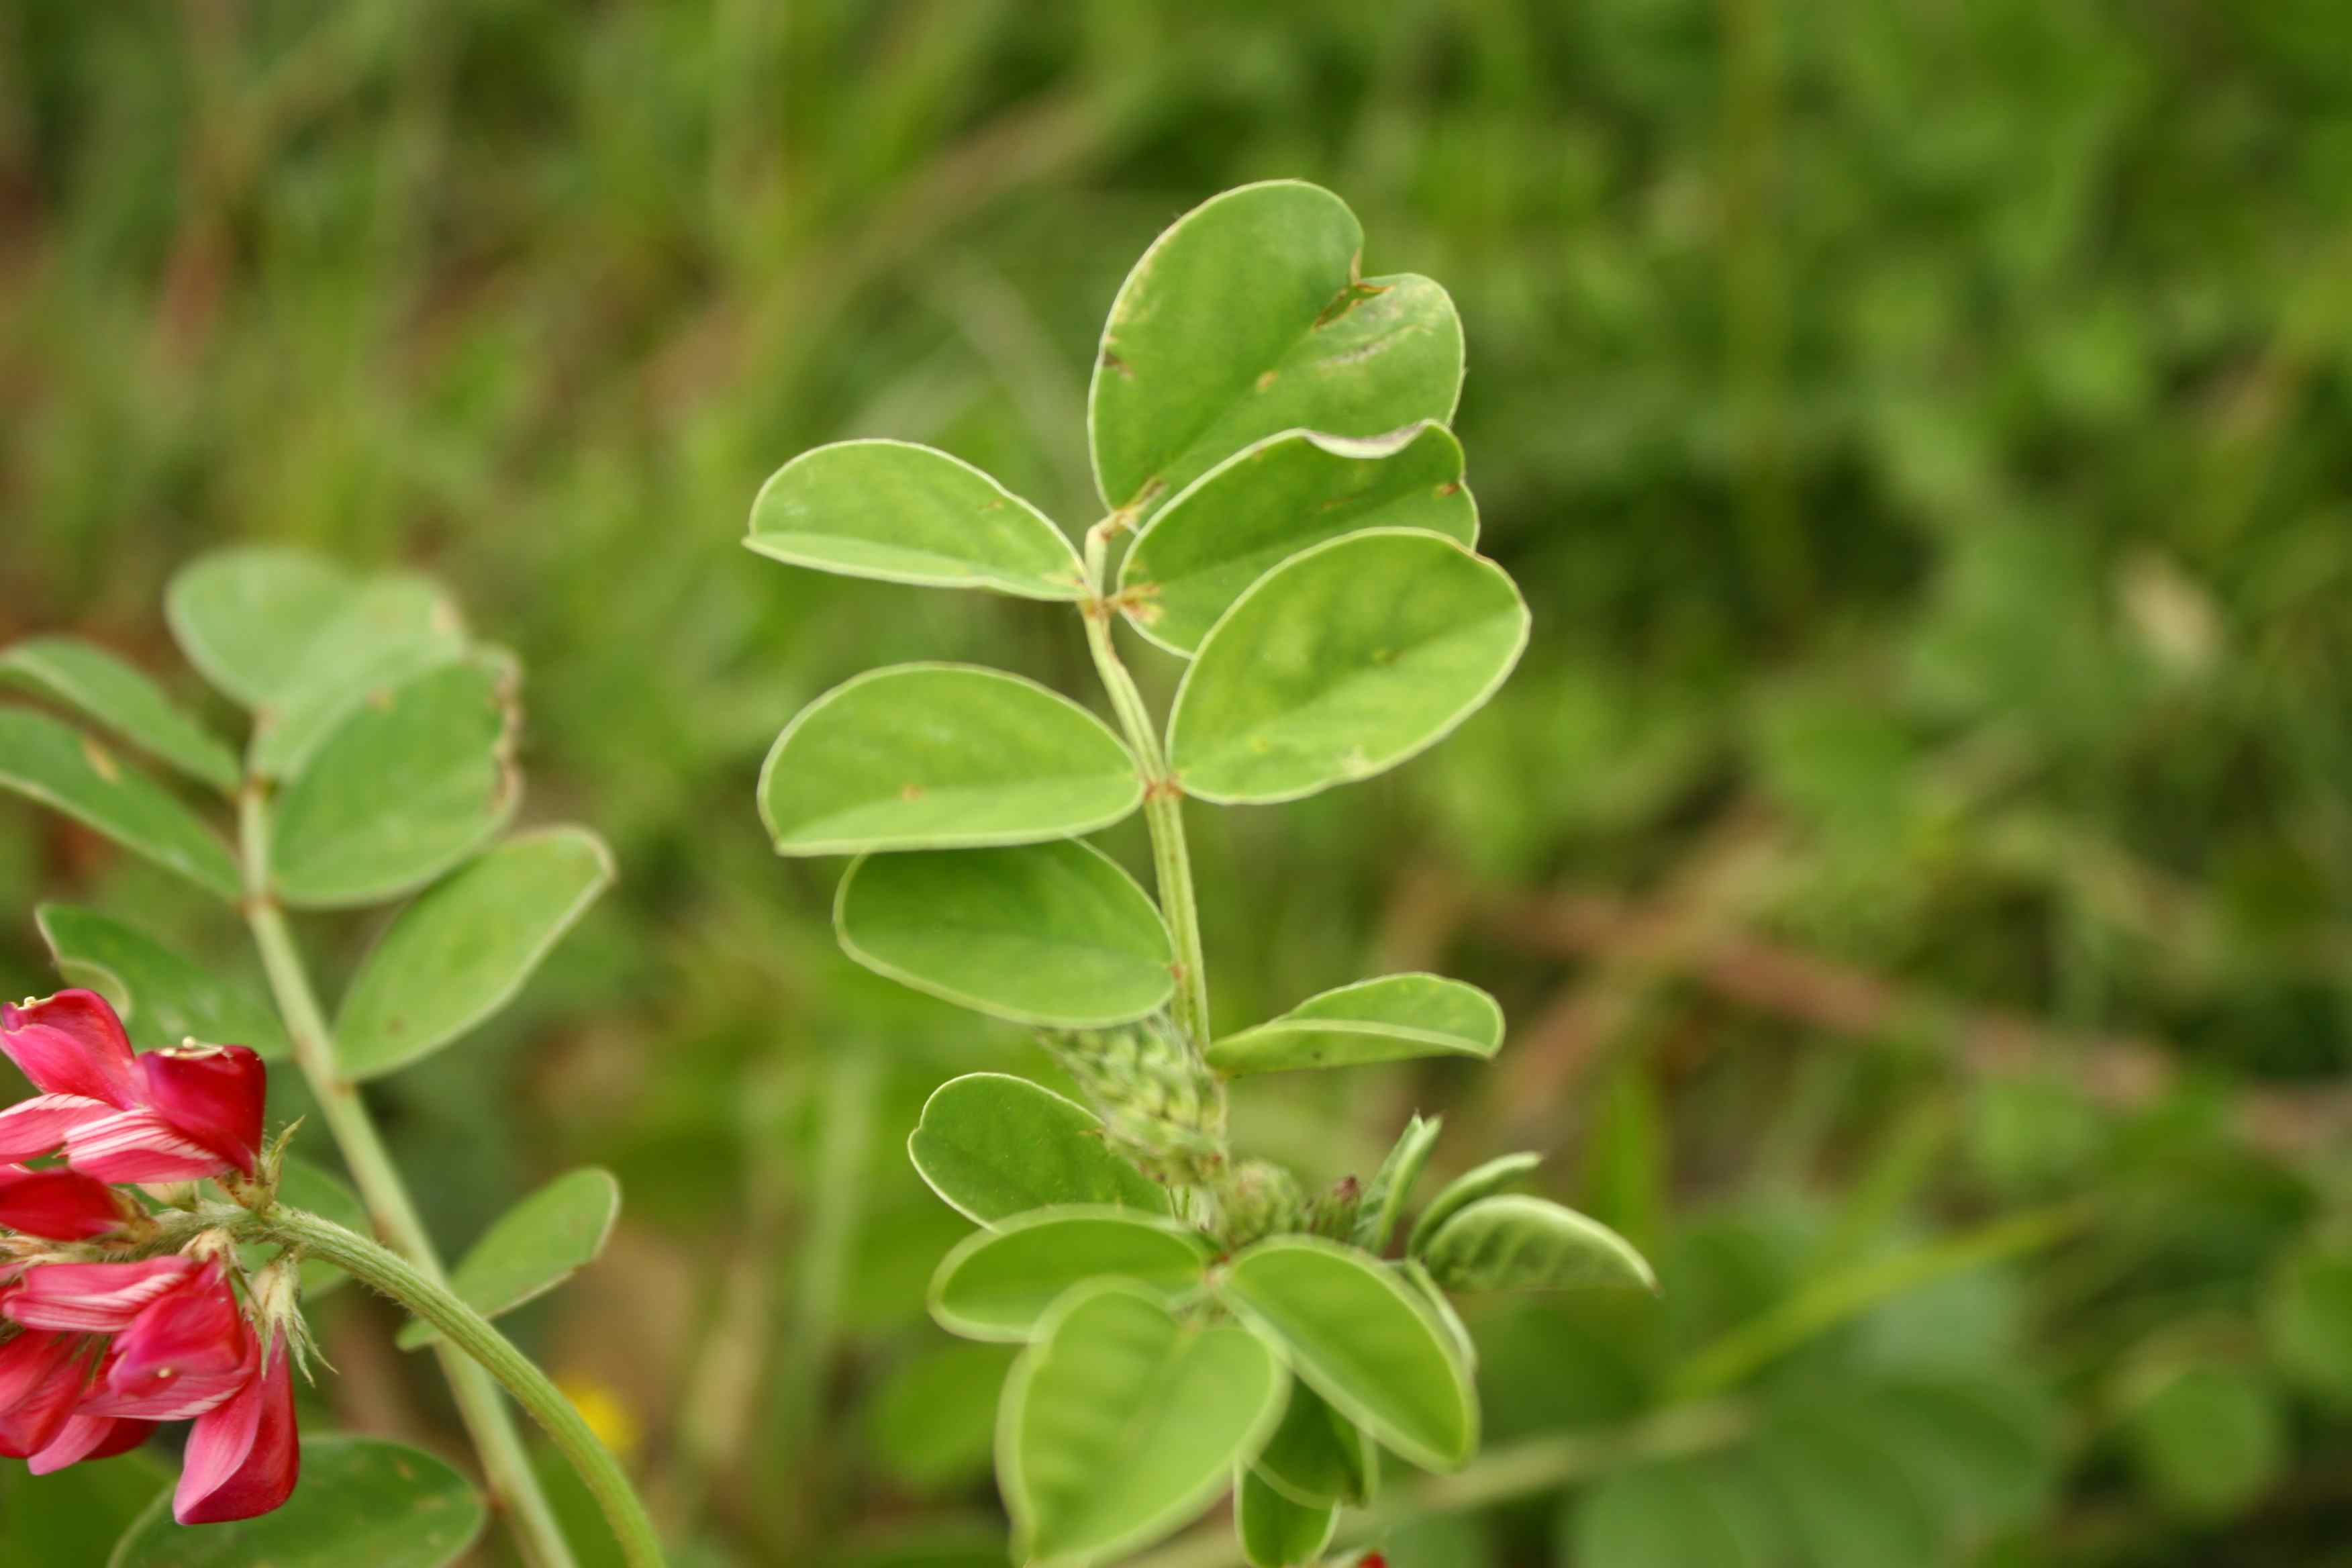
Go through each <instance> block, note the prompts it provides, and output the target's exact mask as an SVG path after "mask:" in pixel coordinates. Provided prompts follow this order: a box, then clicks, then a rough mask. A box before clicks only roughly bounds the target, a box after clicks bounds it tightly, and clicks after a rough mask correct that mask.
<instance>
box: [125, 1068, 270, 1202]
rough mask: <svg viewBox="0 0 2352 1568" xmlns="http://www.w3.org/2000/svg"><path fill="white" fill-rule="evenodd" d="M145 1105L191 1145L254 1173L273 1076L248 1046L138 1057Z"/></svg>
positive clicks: (241, 1169) (244, 1171)
mask: <svg viewBox="0 0 2352 1568" xmlns="http://www.w3.org/2000/svg"><path fill="white" fill-rule="evenodd" d="M139 1065H140V1068H141V1069H142V1071H143V1072H144V1073H145V1074H146V1082H147V1096H146V1103H147V1105H148V1107H149V1109H151V1110H153V1111H155V1112H156V1114H158V1115H159V1116H161V1117H163V1120H164V1121H167V1122H169V1123H171V1125H172V1126H173V1128H175V1129H177V1130H178V1131H179V1132H180V1134H181V1135H182V1136H183V1137H184V1138H186V1139H188V1140H189V1141H190V1142H194V1143H198V1144H201V1145H203V1146H204V1147H205V1148H207V1149H209V1150H211V1151H212V1152H214V1153H215V1154H217V1155H219V1156H220V1157H221V1158H222V1159H224V1160H226V1161H227V1162H228V1163H230V1164H232V1165H235V1166H236V1168H237V1169H238V1170H239V1171H242V1172H243V1173H246V1174H247V1175H248V1176H249V1175H251V1174H253V1167H254V1162H255V1161H256V1159H257V1157H258V1156H259V1154H260V1152H261V1109H262V1100H263V1099H264V1098H265V1096H266V1095H267V1093H268V1086H269V1072H268V1068H264V1067H263V1066H262V1065H261V1058H259V1057H257V1056H256V1055H255V1054H254V1053H253V1052H252V1051H251V1050H249V1049H247V1047H244V1046H211V1047H204V1048H202V1049H198V1050H188V1051H150V1052H148V1053H147V1054H146V1055H145V1056H143V1057H142V1058H139Z"/></svg>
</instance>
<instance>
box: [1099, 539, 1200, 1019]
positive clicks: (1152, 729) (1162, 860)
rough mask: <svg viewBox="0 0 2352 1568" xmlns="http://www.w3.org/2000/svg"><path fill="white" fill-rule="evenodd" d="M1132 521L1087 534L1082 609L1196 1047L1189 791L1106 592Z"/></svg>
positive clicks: (1176, 1009)
mask: <svg viewBox="0 0 2352 1568" xmlns="http://www.w3.org/2000/svg"><path fill="white" fill-rule="evenodd" d="M1125 526H1126V519H1125V517H1124V516H1123V515H1122V514H1120V513H1118V512H1114V513H1112V514H1111V515H1110V516H1109V517H1108V518H1105V519H1104V520H1103V521H1101V522H1098V523H1097V524H1095V526H1094V527H1093V528H1092V529H1091V530H1089V531H1087V584H1088V585H1089V587H1090V589H1091V590H1092V592H1091V595H1090V596H1089V597H1088V598H1087V600H1086V602H1085V603H1083V604H1081V605H1079V606H1078V608H1079V611H1080V613H1081V615H1082V616H1084V618H1085V620H1086V623H1087V648H1088V649H1090V650H1091V651H1092V652H1093V654H1094V658H1095V668H1096V670H1097V672H1098V673H1099V674H1100V675H1101V676H1102V682H1103V686H1104V689H1106V690H1108V692H1109V693H1110V705H1111V709H1112V711H1114V712H1115V713H1116V714H1117V715H1118V725H1119V728H1120V730H1122V731H1125V733H1126V735H1127V743H1128V745H1129V747H1130V748H1131V749H1132V750H1133V751H1134V752H1135V757H1136V761H1137V762H1138V763H1140V764H1141V766H1142V768H1143V819H1144V823H1145V826H1148V827H1149V828H1150V830H1151V869H1152V878H1153V880H1154V881H1156V882H1157V883H1158V884H1159V889H1160V913H1161V914H1163V915H1165V916H1166V917H1167V921H1168V930H1169V934H1170V935H1171V936H1172V937H1173V938H1174V939H1175V942H1176V996H1175V1000H1174V1001H1173V1002H1172V1003H1171V1005H1170V1011H1171V1013H1173V1015H1174V1016H1175V1019H1176V1025H1177V1027H1179V1028H1180V1029H1181V1030H1182V1031H1183V1032H1184V1034H1185V1036H1186V1037H1188V1038H1189V1039H1191V1041H1192V1044H1193V1046H1194V1047H1195V1048H1199V1047H1204V1046H1206V1045H1207V1044H1208V1043H1209V972H1208V966H1207V963H1206V962H1205V961H1204V960H1203V959H1202V952H1201V907H1200V901H1199V900H1198V899H1197V898H1196V897H1195V896H1194V894H1193V891H1192V851H1191V850H1190V849H1189V848H1188V847H1186V845H1185V842H1184V791H1183V789H1182V787H1181V785H1179V784H1177V782H1176V775H1175V773H1173V772H1172V771H1171V769H1170V768H1169V766H1168V756H1167V753H1166V752H1164V751H1163V750H1162V749H1161V748H1160V730H1159V727H1158V726H1157V725H1156V724H1154V723H1153V722H1152V719H1151V710H1150V708H1148V707H1147V706H1145V704H1144V700H1143V693H1142V692H1140V691H1139V690H1137V689H1136V685H1135V677H1133V676H1132V675H1130V674H1129V673H1128V668H1127V665H1126V663H1125V661H1124V660H1122V659H1121V658H1119V657H1118V643H1117V642H1116V641H1114V640H1113V638H1112V637H1111V618H1112V616H1113V615H1114V614H1115V613H1116V612H1115V611H1113V610H1112V608H1111V605H1110V603H1109V601H1108V600H1107V599H1105V598H1104V597H1103V596H1102V593H1103V562H1104V556H1105V553H1106V552H1107V551H1108V547H1109V542H1110V537H1111V535H1112V534H1114V533H1116V532H1117V531H1118V530H1119V529H1120V528H1123V527H1125Z"/></svg>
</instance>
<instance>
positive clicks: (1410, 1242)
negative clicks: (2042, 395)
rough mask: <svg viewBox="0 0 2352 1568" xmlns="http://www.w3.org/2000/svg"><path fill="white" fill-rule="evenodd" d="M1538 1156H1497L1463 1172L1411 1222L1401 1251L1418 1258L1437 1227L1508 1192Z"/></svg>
mask: <svg viewBox="0 0 2352 1568" xmlns="http://www.w3.org/2000/svg"><path fill="white" fill-rule="evenodd" d="M1542 1163H1543V1156H1542V1155H1541V1154H1524V1153H1522V1154H1497V1155H1496V1156H1495V1157H1494V1158H1493V1159H1491V1160H1489V1161H1487V1162H1486V1163H1485V1164H1483V1165H1479V1166H1476V1167H1475V1168H1473V1169H1471V1170H1468V1171H1465V1172H1464V1173H1462V1174H1460V1175H1458V1176H1456V1177H1454V1179H1453V1180H1452V1181H1450V1182H1448V1183H1446V1184H1445V1185H1444V1187H1443V1188H1441V1189H1439V1191H1438V1194H1437V1195H1436V1196H1435V1197H1433V1198H1432V1199H1430V1200H1429V1206H1428V1207H1427V1208H1425V1209H1423V1210H1422V1211H1421V1214H1420V1216H1419V1217H1418V1218H1416V1219H1415V1220H1414V1221H1413V1222H1412V1236H1411V1237H1408V1238H1407V1239H1406V1241H1405V1251H1406V1252H1408V1253H1410V1254H1412V1255H1413V1256H1415V1257H1418V1256H1419V1255H1420V1253H1421V1249H1422V1247H1423V1246H1424V1245H1425V1244H1426V1243H1427V1242H1428V1240H1429V1238H1430V1237H1433V1236H1434V1235H1436V1234H1437V1227H1438V1226H1442V1225H1444V1223H1445V1222H1446V1221H1447V1220H1449V1219H1452V1218H1453V1217H1454V1215H1457V1214H1459V1213H1460V1212H1461V1211H1462V1210H1464V1209H1465V1208H1467V1207H1469V1206H1470V1205H1472V1204H1475V1203H1476V1202H1477V1201H1478V1200H1479V1199H1480V1198H1490V1197H1493V1196H1495V1195H1496V1194H1498V1193H1504V1192H1507V1191H1509V1190H1510V1189H1511V1188H1512V1187H1514V1186H1516V1185H1517V1184H1518V1183H1519V1181H1520V1179H1521V1178H1522V1177H1524V1176H1526V1175H1528V1173H1530V1172H1532V1171H1533V1170H1534V1169H1535V1168H1536V1167H1537V1166H1538V1165H1540V1164H1542Z"/></svg>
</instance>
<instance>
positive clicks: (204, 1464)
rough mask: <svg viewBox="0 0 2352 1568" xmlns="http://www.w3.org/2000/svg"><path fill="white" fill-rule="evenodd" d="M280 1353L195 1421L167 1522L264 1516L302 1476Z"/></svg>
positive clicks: (285, 1358) (284, 1357)
mask: <svg viewBox="0 0 2352 1568" xmlns="http://www.w3.org/2000/svg"><path fill="white" fill-rule="evenodd" d="M291 1360H292V1358H291V1357H290V1356H289V1355H288V1354H287V1352H286V1351H285V1350H284V1349H283V1348H280V1349H279V1351H278V1353H277V1354H276V1355H275V1356H272V1357H271V1358H270V1363H269V1365H268V1366H267V1367H265V1368H263V1369H262V1371H261V1373H260V1375H258V1376H257V1377H256V1378H254V1379H253V1381H252V1382H250V1383H248V1384H247V1385H246V1386H245V1389H244V1390H243V1391H242V1392H241V1393H239V1394H237V1396H236V1398H234V1399H232V1400H230V1401H229V1402H228V1403H227V1404H226V1405H222V1406H221V1407H220V1408H219V1409H217V1410H215V1411H213V1412H211V1413H210V1414H208V1415H199V1416H197V1417H196V1426H195V1430H194V1431H193V1432H191V1433H190V1434H189V1435H188V1454H187V1459H186V1461H185V1463H184V1467H183V1468H182V1469H181V1471H180V1485H179V1489H177V1490H176V1491H174V1492H173V1495H172V1517H173V1518H174V1519H176V1520H178V1521H180V1522H181V1523H182V1524H220V1523H223V1522H225V1521H229V1520H232V1519H251V1518H252V1517H254V1516H255V1515H256V1514H262V1513H268V1511H269V1510H272V1509H274V1508H276V1507H278V1505H279V1504H280V1503H283V1502H284V1501H285V1500H287V1498H288V1497H289V1496H291V1495H292V1493H293V1491H294V1483H295V1481H296V1480H297V1479H299V1477H300V1475H301V1471H302V1447H301V1435H300V1434H299V1432H298V1431H296V1429H295V1426H294V1382H293V1378H292V1376H291V1375H290V1373H289V1370H288V1363H289V1362H290V1361H291Z"/></svg>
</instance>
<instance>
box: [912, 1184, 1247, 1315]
mask: <svg viewBox="0 0 2352 1568" xmlns="http://www.w3.org/2000/svg"><path fill="white" fill-rule="evenodd" d="M1208 1260H1209V1249H1208V1247H1207V1246H1206V1245H1205V1244H1204V1243H1203V1242H1202V1240H1201V1239H1200V1237H1197V1236H1194V1235H1193V1234H1192V1232H1191V1231H1189V1230H1186V1229H1185V1228H1183V1227H1182V1226H1179V1225H1177V1224H1176V1223H1175V1222H1174V1221H1172V1220H1167V1219H1155V1218H1152V1217H1151V1216H1150V1215H1141V1214H1137V1213H1135V1212H1134V1211H1132V1210H1129V1209H1120V1208H1104V1207H1089V1206H1074V1207H1068V1208H1052V1209H1040V1210H1038V1211H1037V1212H1036V1213H1034V1214H1028V1215H1019V1216H1017V1217H1015V1218H1013V1219H1009V1220H1006V1221H1004V1222H1003V1224H1002V1225H1001V1226H998V1228H996V1229H994V1230H983V1231H980V1232H978V1233H976V1234H975V1235H972V1236H969V1237H965V1238H964V1239H963V1240H962V1241H961V1242H960V1243H958V1244H957V1245H956V1247H955V1248H954V1249H953V1250H952V1251H950V1253H949V1254H948V1255H947V1257H945V1258H942V1259H940V1268H939V1272H938V1273H936V1274H934V1275H932V1276H931V1292H930V1307H931V1316H932V1317H933V1318H934V1319H935V1320H937V1321H938V1322H939V1325H940V1327H941V1328H943V1329H945V1330H947V1331H949V1332H950V1333H954V1334H961V1335H963V1336H964V1337H965V1338H966V1339H974V1340H1004V1341H1015V1340H1025V1339H1029V1338H1032V1337H1034V1335H1035V1333H1036V1332H1037V1331H1038V1324H1039V1321H1041V1320H1042V1319H1044V1318H1045V1315H1046V1311H1047V1310H1048V1309H1049V1308H1051V1307H1052V1306H1053V1305H1054V1303H1055V1301H1057V1300H1060V1299H1061V1297H1062V1296H1063V1294H1064V1293H1065V1292H1066V1291H1067V1290H1069V1289H1070V1288H1071V1287H1073V1286H1075V1285H1079V1284H1083V1283H1084V1282H1085V1281H1087V1280H1088V1279H1101V1278H1106V1277H1111V1278H1117V1279H1125V1280H1128V1281H1129V1282H1130V1283H1132V1284H1135V1285H1138V1286H1141V1287H1144V1288H1147V1289H1150V1290H1151V1291H1153V1292H1154V1293H1155V1294H1158V1295H1162V1296H1169V1297H1175V1296H1181V1295H1182V1294H1184V1293H1185V1292H1187V1291H1189V1290H1192V1289H1197V1288H1198V1287H1199V1286H1200V1283H1201V1276H1202V1269H1203V1268H1206V1266H1207V1264H1208Z"/></svg>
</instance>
